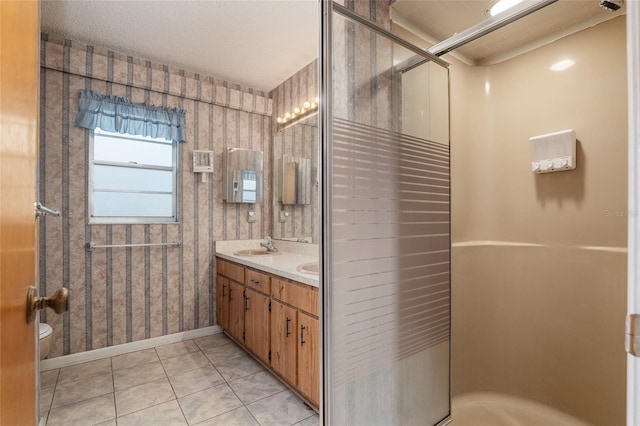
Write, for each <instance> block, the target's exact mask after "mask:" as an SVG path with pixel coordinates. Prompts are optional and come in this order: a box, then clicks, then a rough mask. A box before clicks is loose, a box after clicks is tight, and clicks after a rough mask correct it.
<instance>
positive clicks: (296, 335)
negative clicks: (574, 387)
mask: <svg viewBox="0 0 640 426" xmlns="http://www.w3.org/2000/svg"><path fill="white" fill-rule="evenodd" d="M216 265H217V281H216V292H217V293H216V303H217V305H216V315H217V321H218V324H219V325H220V326H221V327H222V328H223V329H224V330H225V331H226V332H227V333H229V335H230V336H231V337H233V338H234V339H235V340H236V342H238V343H239V344H241V345H243V346H245V347H246V348H247V349H248V350H249V351H250V352H251V353H252V354H253V355H254V356H255V357H256V358H258V359H259V360H260V361H262V363H263V364H264V365H265V366H266V367H268V368H271V370H273V371H274V372H275V373H276V374H277V375H278V376H280V377H281V378H282V379H283V380H285V381H286V382H287V383H289V385H291V387H292V388H294V389H295V390H297V391H298V392H299V393H300V394H301V395H302V396H304V397H305V398H307V400H308V401H309V402H311V403H312V404H313V405H314V406H315V407H318V402H319V394H320V388H319V387H320V382H319V377H320V352H319V350H320V345H319V338H320V335H319V321H318V289H317V288H316V287H312V286H309V285H307V284H302V283H298V282H296V281H292V280H288V279H285V278H282V277H278V276H275V275H271V274H268V273H265V272H262V271H257V270H255V269H252V268H249V267H245V266H242V265H239V264H236V263H233V262H230V261H227V260H224V259H220V258H217V261H216Z"/></svg>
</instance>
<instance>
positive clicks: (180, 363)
mask: <svg viewBox="0 0 640 426" xmlns="http://www.w3.org/2000/svg"><path fill="white" fill-rule="evenodd" d="M162 365H163V366H164V370H165V371H166V372H167V376H175V375H176V374H180V373H184V372H185V371H189V370H196V369H198V368H202V367H205V366H207V365H211V363H210V362H209V359H207V357H206V356H204V354H203V353H202V352H200V351H199V350H198V352H192V353H188V354H184V355H180V356H176V357H173V358H166V359H163V360H162Z"/></svg>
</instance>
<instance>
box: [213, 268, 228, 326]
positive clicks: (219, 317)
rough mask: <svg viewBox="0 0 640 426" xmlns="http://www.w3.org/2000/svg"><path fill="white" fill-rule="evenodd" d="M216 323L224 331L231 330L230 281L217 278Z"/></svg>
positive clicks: (219, 276) (220, 277) (220, 276)
mask: <svg viewBox="0 0 640 426" xmlns="http://www.w3.org/2000/svg"><path fill="white" fill-rule="evenodd" d="M216 321H217V323H218V325H219V326H220V327H222V329H223V330H227V331H228V330H229V280H228V279H226V278H225V277H223V276H222V275H218V276H216Z"/></svg>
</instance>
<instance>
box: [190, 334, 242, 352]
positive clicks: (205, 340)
mask: <svg viewBox="0 0 640 426" xmlns="http://www.w3.org/2000/svg"><path fill="white" fill-rule="evenodd" d="M193 341H194V342H195V344H196V345H198V347H199V348H200V349H203V350H204V349H210V348H215V347H216V346H222V345H228V344H229V343H233V341H232V340H231V339H229V338H228V337H227V335H226V334H224V333H218V334H212V335H211V336H205V337H198V338H197V339H193Z"/></svg>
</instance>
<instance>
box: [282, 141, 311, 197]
mask: <svg viewBox="0 0 640 426" xmlns="http://www.w3.org/2000/svg"><path fill="white" fill-rule="evenodd" d="M294 138H295V136H294ZM294 143H295V142H294ZM311 170H312V165H311V159H310V158H302V157H294V156H293V155H290V154H285V155H283V156H282V159H281V160H278V166H277V167H276V168H275V178H276V179H277V181H274V185H275V190H276V191H277V192H278V193H277V194H276V196H277V197H278V200H279V201H280V202H281V203H282V204H283V205H290V204H311V184H312V181H311Z"/></svg>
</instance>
